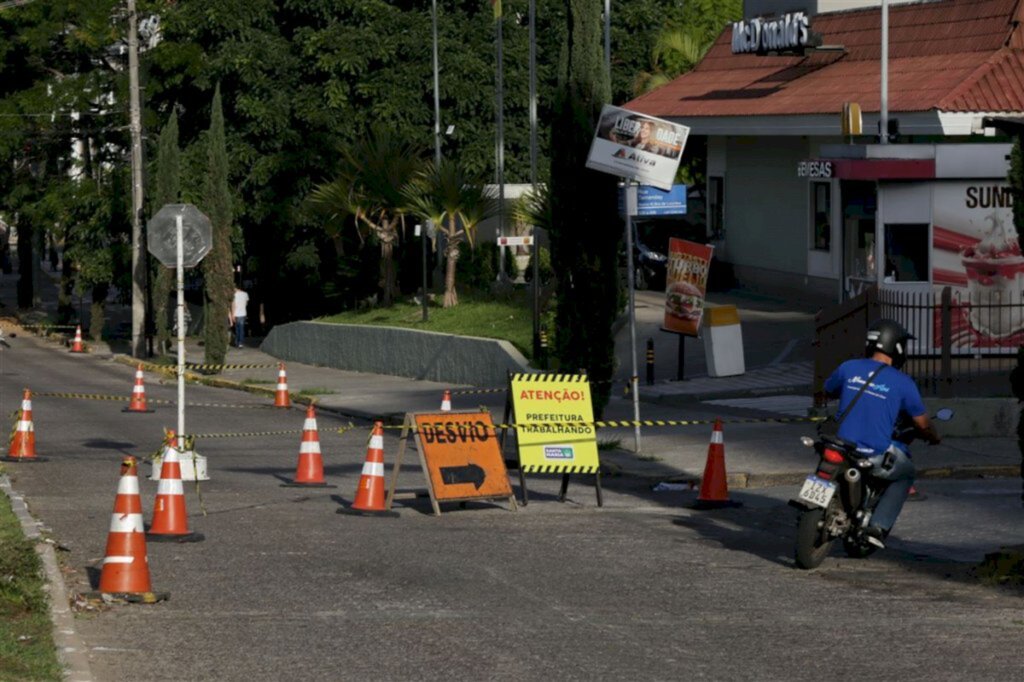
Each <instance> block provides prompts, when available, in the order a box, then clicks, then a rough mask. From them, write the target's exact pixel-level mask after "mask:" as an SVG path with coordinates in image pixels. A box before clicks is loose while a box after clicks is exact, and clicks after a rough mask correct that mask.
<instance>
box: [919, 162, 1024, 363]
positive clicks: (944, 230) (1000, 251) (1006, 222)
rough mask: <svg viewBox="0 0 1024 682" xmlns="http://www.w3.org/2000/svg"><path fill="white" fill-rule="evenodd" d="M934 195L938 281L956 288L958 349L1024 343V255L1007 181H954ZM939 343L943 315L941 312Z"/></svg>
mask: <svg viewBox="0 0 1024 682" xmlns="http://www.w3.org/2000/svg"><path fill="white" fill-rule="evenodd" d="M932 196H933V198H932V223H933V227H932V247H933V248H932V284H933V285H934V286H935V288H936V291H939V290H941V289H942V288H943V287H946V286H949V287H952V292H953V304H954V308H953V326H952V327H953V347H954V348H955V349H966V348H1001V347H1007V348H1016V347H1017V346H1020V345H1022V344H1024V306H1021V302H1022V292H1024V258H1022V257H1021V251H1020V243H1019V242H1018V239H1017V230H1016V229H1015V228H1014V226H1013V195H1012V194H1011V193H1010V188H1009V186H1008V185H1007V184H1006V183H1001V182H985V181H975V182H950V183H942V184H941V185H938V186H936V189H935V192H934V193H933V195H932ZM934 324H935V329H934V331H935V333H934V335H933V338H934V339H935V344H936V347H938V346H939V345H941V338H942V335H941V319H940V313H939V312H938V311H936V314H935V319H934Z"/></svg>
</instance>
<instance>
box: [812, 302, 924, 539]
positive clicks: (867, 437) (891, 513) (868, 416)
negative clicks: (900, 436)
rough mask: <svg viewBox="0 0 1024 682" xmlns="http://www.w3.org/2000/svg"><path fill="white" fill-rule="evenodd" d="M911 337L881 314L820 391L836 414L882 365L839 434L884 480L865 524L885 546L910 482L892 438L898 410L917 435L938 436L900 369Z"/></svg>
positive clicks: (903, 455) (908, 467)
mask: <svg viewBox="0 0 1024 682" xmlns="http://www.w3.org/2000/svg"><path fill="white" fill-rule="evenodd" d="M913 338H914V337H913V336H912V335H911V334H909V333H908V332H907V330H906V329H904V328H903V327H902V325H900V324H899V323H898V322H896V321H894V320H888V319H881V320H878V321H876V322H874V323H873V324H872V325H871V326H870V327H868V332H867V339H866V343H865V346H864V355H865V357H864V358H861V359H856V360H847V361H846V362H844V363H843V364H841V365H840V366H839V367H838V368H837V369H836V371H834V372H833V373H832V376H830V377H829V378H828V379H827V380H826V381H825V392H826V393H827V394H828V395H829V396H830V397H833V398H835V397H838V398H839V412H838V413H839V414H845V411H846V409H847V406H848V405H849V404H850V403H851V401H852V400H853V399H854V397H855V396H856V395H857V393H858V391H860V389H861V387H862V386H864V382H866V381H867V379H868V377H870V376H871V374H872V373H874V372H875V370H876V369H878V368H879V366H883V365H884V366H885V367H884V369H882V370H881V371H880V372H878V374H877V375H876V376H875V377H874V379H872V381H871V385H870V386H868V387H867V388H866V389H865V390H864V393H863V395H861V397H860V398H859V399H858V400H857V402H856V403H855V404H854V405H853V409H852V410H850V414H847V415H845V417H844V418H843V421H842V423H841V424H840V426H839V434H838V435H839V437H840V438H842V439H843V440H846V441H850V442H852V443H855V444H856V446H857V451H858V452H860V453H862V454H864V455H867V456H869V457H870V458H871V461H872V463H873V464H874V467H873V468H872V470H871V475H872V476H874V477H875V478H878V479H882V480H885V481H889V485H888V486H886V488H885V490H884V491H883V492H882V495H881V496H880V497H879V500H878V504H877V505H876V506H875V510H874V513H873V514H872V515H871V518H870V520H869V524H868V526H867V528H866V529H865V534H866V536H867V539H868V541H869V542H871V543H872V544H874V545H876V546H878V547H884V546H885V544H884V542H883V540H884V539H885V538H886V536H888V534H889V531H890V530H891V529H892V526H893V524H894V523H896V518H897V517H898V516H899V514H900V510H901V509H902V508H903V503H904V502H906V500H907V495H908V494H909V493H910V487H911V486H912V485H913V483H914V473H915V472H914V463H913V462H912V461H911V459H910V454H909V453H908V452H907V449H906V446H905V445H903V444H902V443H899V442H896V441H893V439H892V434H893V428H894V427H895V425H896V422H897V420H898V419H899V417H900V415H901V414H905V415H908V416H909V417H910V418H911V419H912V421H913V424H914V426H915V427H916V428H917V430H918V433H919V435H920V437H921V438H923V439H924V440H926V441H927V442H928V443H930V444H932V445H935V444H937V443H939V441H940V440H941V439H940V438H939V435H938V434H937V433H936V432H935V429H934V428H933V427H932V424H931V420H930V419H929V418H928V412H927V411H926V409H925V406H924V402H923V401H922V400H921V393H920V391H918V389H917V385H916V384H915V383H914V380H913V379H911V378H910V377H909V376H907V375H906V374H904V373H903V372H901V371H900V368H901V367H902V366H903V363H904V362H905V361H906V359H907V341H909V340H910V339H913Z"/></svg>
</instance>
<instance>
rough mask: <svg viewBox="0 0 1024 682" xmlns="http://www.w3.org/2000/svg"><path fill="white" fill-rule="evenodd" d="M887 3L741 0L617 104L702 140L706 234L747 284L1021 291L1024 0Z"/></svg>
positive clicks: (770, 289) (803, 289)
mask: <svg viewBox="0 0 1024 682" xmlns="http://www.w3.org/2000/svg"><path fill="white" fill-rule="evenodd" d="M888 4H889V9H888V12H887V13H884V12H883V10H882V6H881V5H882V3H881V2H880V1H878V0H875V1H874V2H872V1H870V0H864V1H861V0H842V1H840V0H818V1H817V2H799V1H795V2H794V1H793V0H783V1H772V0H760V1H757V0H747V2H745V7H744V10H745V13H744V14H745V16H744V19H743V20H742V21H738V22H736V23H735V24H733V25H732V26H728V27H726V28H725V29H724V30H723V32H722V34H721V35H720V36H719V38H718V40H717V41H716V42H715V44H714V45H713V46H712V47H711V48H710V50H709V51H708V52H707V53H706V55H705V56H704V58H703V60H702V61H701V62H700V63H699V65H698V66H697V67H696V68H695V69H693V70H692V71H690V72H689V73H686V74H684V75H682V76H680V77H678V78H677V79H675V80H674V81H672V82H671V83H669V84H667V85H665V86H663V87H661V88H659V89H657V90H655V91H653V92H651V93H648V94H646V95H643V96H641V97H639V98H637V99H635V100H633V101H632V102H630V103H629V104H628V105H627V107H628V108H630V109H633V110H636V111H640V112H643V113H646V114H650V115H653V116H657V117H660V118H666V119H669V120H672V121H675V122H679V123H682V124H684V125H687V126H690V128H691V135H693V136H704V137H705V138H706V142H707V166H706V175H707V187H706V190H707V191H706V192H705V195H706V199H707V229H708V238H709V240H710V241H711V242H712V243H714V244H715V247H716V249H715V259H716V260H717V261H718V262H719V263H718V264H719V267H725V268H728V269H729V270H731V272H732V274H733V276H734V277H735V280H736V281H737V282H738V283H739V284H740V285H741V286H744V287H747V288H750V289H753V290H755V291H762V292H764V293H769V294H775V295H781V296H800V297H803V298H805V299H810V300H814V301H816V302H820V303H823V304H824V303H829V302H836V301H842V300H846V299H849V298H851V297H854V296H856V295H857V294H859V293H860V292H861V291H863V290H864V289H865V288H866V287H869V286H871V285H876V286H877V287H879V289H880V290H883V291H884V290H890V291H894V292H932V291H935V290H937V289H941V288H944V287H952V289H953V291H954V295H958V296H959V295H962V296H963V297H965V298H966V297H968V296H970V295H971V294H972V293H973V292H976V291H978V290H979V289H986V288H987V291H988V292H989V293H995V294H1000V293H1012V294H1013V295H1016V296H1017V297H1020V291H1021V285H1022V283H1024V259H1022V258H1021V253H1020V247H1019V245H1018V241H1017V233H1016V230H1015V229H1014V225H1013V218H1012V202H1013V197H1012V195H1011V193H1010V191H1009V186H1008V183H1007V174H1008V171H1009V154H1010V151H1011V148H1012V140H1013V135H1015V134H1018V133H1019V132H1020V130H1021V129H1022V126H1021V123H1022V122H1024V26H1021V24H1022V22H1024V2H1022V1H1021V0H936V1H930V2H899V1H898V0H892V1H891V2H890V3H888ZM883 45H884V46H885V49H883ZM883 54H884V55H886V58H885V59H883ZM1003 289H1006V290H1007V291H1006V292H1003ZM1010 289H1012V290H1013V291H1012V292H1010V291H1009V290H1010ZM1022 329H1024V322H1022Z"/></svg>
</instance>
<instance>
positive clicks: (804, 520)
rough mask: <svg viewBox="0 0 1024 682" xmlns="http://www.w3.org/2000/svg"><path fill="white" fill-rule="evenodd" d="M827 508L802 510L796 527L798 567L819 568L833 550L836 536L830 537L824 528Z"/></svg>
mask: <svg viewBox="0 0 1024 682" xmlns="http://www.w3.org/2000/svg"><path fill="white" fill-rule="evenodd" d="M824 523H825V510H824V509H821V508H820V507H819V508H817V509H805V510H803V511H801V512H800V516H799V518H798V520H797V527H796V565H797V567H798V568H803V569H805V570H806V569H811V568H817V567H818V566H820V565H821V562H822V561H824V560H825V557H827V556H828V553H829V552H830V551H831V550H832V543H833V542H834V541H835V538H830V537H828V534H827V533H826V532H825V528H824Z"/></svg>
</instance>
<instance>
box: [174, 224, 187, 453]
mask: <svg viewBox="0 0 1024 682" xmlns="http://www.w3.org/2000/svg"><path fill="white" fill-rule="evenodd" d="M174 222H175V227H176V228H177V233H178V236H177V249H176V250H177V253H178V255H177V259H178V260H177V264H178V452H180V453H184V452H185V264H184V260H185V249H184V244H183V242H184V240H185V234H184V233H185V228H184V226H183V221H182V218H181V214H178V216H176V217H175V221H174Z"/></svg>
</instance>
